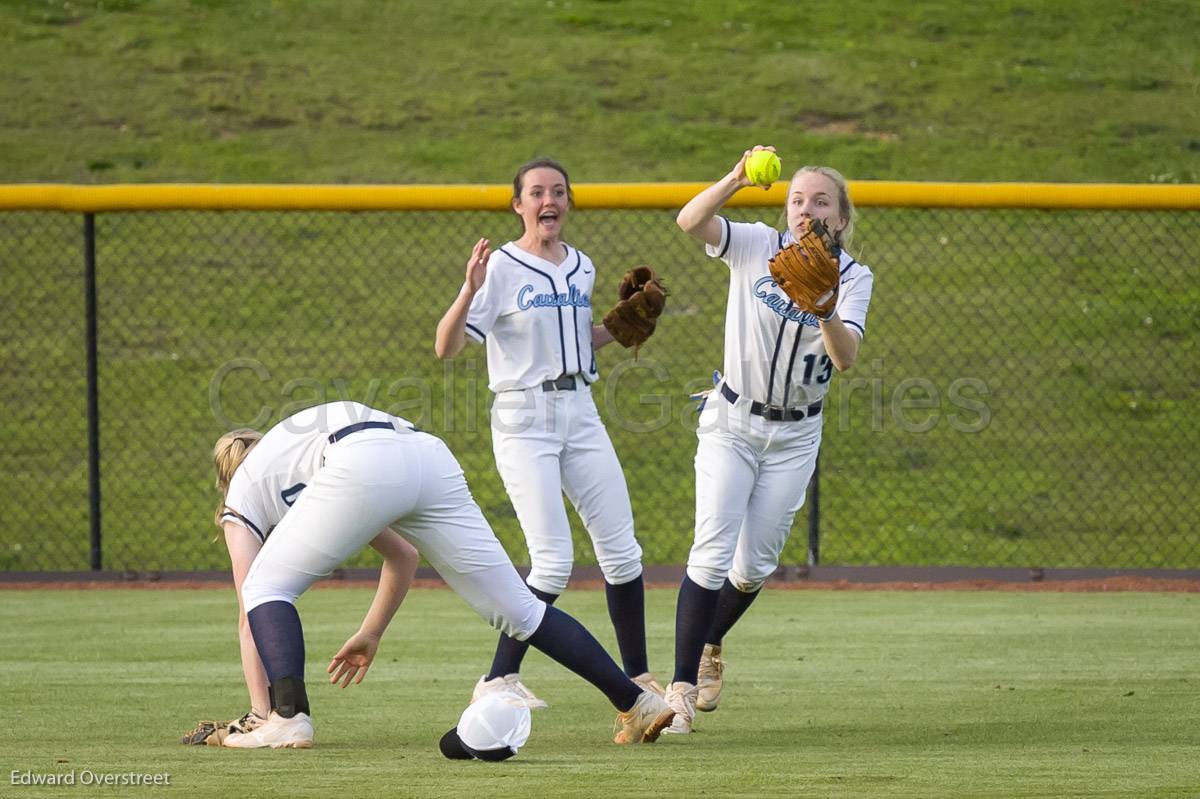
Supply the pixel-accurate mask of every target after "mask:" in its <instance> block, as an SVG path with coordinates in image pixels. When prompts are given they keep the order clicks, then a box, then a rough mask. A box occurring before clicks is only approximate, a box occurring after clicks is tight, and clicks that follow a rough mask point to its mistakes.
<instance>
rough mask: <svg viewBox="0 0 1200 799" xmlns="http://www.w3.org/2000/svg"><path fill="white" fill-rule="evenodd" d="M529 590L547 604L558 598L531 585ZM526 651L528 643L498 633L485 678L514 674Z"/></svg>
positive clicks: (519, 668) (551, 603)
mask: <svg viewBox="0 0 1200 799" xmlns="http://www.w3.org/2000/svg"><path fill="white" fill-rule="evenodd" d="M529 590H530V591H532V592H533V595H534V596H535V597H537V598H538V599H540V600H542V601H543V602H545V603H546V604H547V605H553V604H554V600H556V599H558V594H551V593H547V592H546V591H541V590H539V589H537V588H534V587H533V586H532V585H531V586H529ZM528 651H529V644H528V643H526V642H525V641H518V640H517V639H516V638H509V637H508V636H507V635H505V634H504V633H500V640H499V641H498V642H497V643H496V654H495V655H493V656H492V670H491V671H489V672H488V673H487V678H486V679H489V680H494V679H496V678H497V677H503V676H504V675H506V674H516V673H517V672H519V671H520V670H521V661H523V660H524V659H525V653H526V652H528Z"/></svg>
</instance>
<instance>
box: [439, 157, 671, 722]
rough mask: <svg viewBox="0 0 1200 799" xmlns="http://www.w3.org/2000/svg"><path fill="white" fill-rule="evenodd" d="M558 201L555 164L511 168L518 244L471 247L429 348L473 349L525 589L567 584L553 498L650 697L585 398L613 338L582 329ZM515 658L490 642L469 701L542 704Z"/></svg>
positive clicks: (595, 423)
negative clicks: (482, 351) (509, 693)
mask: <svg viewBox="0 0 1200 799" xmlns="http://www.w3.org/2000/svg"><path fill="white" fill-rule="evenodd" d="M571 202H572V200H571V183H570V180H569V179H568V177H567V173H566V170H565V169H563V167H562V166H560V165H559V164H557V163H556V162H554V161H551V160H546V159H543V160H537V161H532V162H530V163H527V164H525V165H524V166H522V167H521V168H520V170H518V172H517V175H516V177H515V178H514V180H513V198H512V207H513V210H514V211H515V212H516V213H517V215H518V216H520V217H521V222H522V225H523V228H524V232H523V235H522V236H521V237H520V238H519V239H517V240H516V241H510V242H508V243H507V244H505V245H503V246H502V247H500V248H499V249H498V250H496V251H494V252H493V251H492V249H491V245H490V242H489V241H488V240H487V239H480V240H479V241H478V242H477V243H476V244H475V247H474V249H473V250H472V252H471V257H470V259H469V260H468V261H467V270H466V280H465V281H464V283H463V287H462V289H461V291H459V294H458V297H457V298H455V300H454V302H453V303H452V304H451V305H450V308H449V309H448V310H447V311H446V313H445V315H444V316H443V317H442V320H441V322H439V323H438V328H437V340H436V345H435V348H436V351H437V354H438V357H440V358H451V357H454V356H455V355H457V354H458V353H459V352H461V351H462V349H463V347H464V346H465V344H466V340H467V338H471V339H474V340H475V341H480V342H483V343H484V344H485V346H486V347H487V362H488V380H489V383H488V385H489V387H490V388H491V390H492V391H493V392H494V394H495V401H494V403H493V405H492V449H493V452H494V454H495V457H496V467H497V469H498V470H499V472H500V476H501V478H502V479H503V480H504V487H505V488H506V489H507V491H508V496H509V498H510V499H511V500H512V504H513V508H514V509H515V510H516V513H517V519H518V520H519V521H520V524H521V529H522V530H523V531H524V533H525V541H526V543H527V544H528V547H529V559H530V562H531V569H530V572H529V577H528V578H527V580H526V582H527V583H528V585H529V588H530V590H532V591H533V593H534V594H535V595H536V596H538V597H539V598H540V599H542V600H543V601H545V602H546V603H547V604H553V603H554V601H555V600H556V599H557V598H558V596H559V595H560V594H561V593H562V592H563V591H564V590H565V589H566V587H567V581H568V580H569V579H570V576H571V567H572V565H573V561H574V555H573V552H572V546H571V528H570V523H569V522H568V520H567V513H566V508H565V507H564V506H563V494H564V493H565V494H566V495H567V498H568V499H570V501H571V504H573V505H574V506H575V510H576V511H578V512H579V517H580V518H581V519H582V520H583V524H584V526H585V527H586V528H587V531H588V535H590V536H591V539H592V544H593V546H594V547H595V549H596V559H597V561H598V562H599V564H600V569H601V571H602V572H603V573H604V580H605V592H606V595H607V599H608V611H609V615H610V617H611V618H612V622H613V627H614V629H615V630H616V636H617V645H618V647H619V648H620V651H621V660H622V661H623V664H624V667H625V673H626V674H627V675H629V676H630V677H631V678H633V680H634V682H636V683H637V684H638V685H641V686H642V687H644V688H648V689H650V690H652V691H655V692H661V691H662V687H661V686H660V685H659V684H658V683H657V682H656V681H655V679H654V677H653V675H651V674H650V670H649V666H648V663H647V657H646V628H645V610H644V594H643V584H642V548H641V547H640V546H639V545H638V542H637V539H636V538H634V533H633V512H632V510H631V508H630V504H629V491H628V489H627V487H626V484H625V476H624V474H623V472H622V471H621V464H620V463H619V462H618V460H617V455H616V452H615V451H614V449H613V446H612V441H611V440H610V439H609V437H608V432H607V431H606V430H605V428H604V423H603V422H602V421H601V420H600V415H599V413H598V412H597V411H596V405H595V403H594V402H593V401H592V391H591V385H592V383H594V382H596V380H597V378H598V377H599V375H598V373H597V371H596V350H597V349H599V348H600V347H603V346H604V345H606V344H608V343H609V342H611V341H612V340H613V339H612V336H611V335H610V334H609V333H608V331H607V330H606V329H605V327H604V326H603V325H595V324H593V323H592V291H593V287H594V285H595V279H596V269H595V267H594V266H593V264H592V261H591V259H590V258H588V257H587V255H585V254H584V253H582V252H580V251H579V250H577V249H575V248H574V247H572V246H571V245H569V244H567V243H566V242H565V241H564V240H563V237H562V234H563V225H564V223H565V221H566V218H567V214H568V212H569V211H570V208H571ZM527 649H528V645H527V644H526V643H524V642H523V641H520V640H518V639H516V638H512V637H509V636H505V635H501V636H500V641H499V643H498V644H497V646H496V652H495V656H494V657H493V659H492V665H491V668H490V670H489V671H488V673H487V674H486V675H484V676H483V677H481V678H480V680H479V682H478V683H477V684H476V686H475V691H474V696H475V697H478V696H480V695H482V694H483V693H485V692H487V691H493V690H515V691H517V692H518V693H520V694H521V695H522V696H524V697H525V698H526V700H527V701H529V702H530V704H531V706H532V707H545V706H546V703H545V702H543V701H541V700H539V699H538V698H537V697H536V696H534V695H533V694H532V693H531V692H530V691H529V689H528V688H526V687H525V686H524V685H523V684H522V683H521V681H520V677H519V672H520V669H521V661H522V658H524V656H525V652H526V650H527Z"/></svg>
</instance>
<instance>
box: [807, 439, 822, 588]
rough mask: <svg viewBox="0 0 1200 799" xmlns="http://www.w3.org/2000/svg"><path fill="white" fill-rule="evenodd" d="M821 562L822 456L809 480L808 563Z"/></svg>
mask: <svg viewBox="0 0 1200 799" xmlns="http://www.w3.org/2000/svg"><path fill="white" fill-rule="evenodd" d="M820 562H821V456H820V455H818V456H817V462H816V463H815V464H814V465H813V473H812V479H811V480H809V481H808V565H809V566H816V565H817V564H819V563H820Z"/></svg>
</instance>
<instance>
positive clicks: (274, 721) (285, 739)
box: [225, 710, 313, 749]
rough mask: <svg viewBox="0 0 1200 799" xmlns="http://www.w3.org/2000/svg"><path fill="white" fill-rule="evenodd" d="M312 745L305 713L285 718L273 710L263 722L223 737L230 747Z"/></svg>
mask: <svg viewBox="0 0 1200 799" xmlns="http://www.w3.org/2000/svg"><path fill="white" fill-rule="evenodd" d="M312 745H313V725H312V719H311V718H309V717H308V714H307V713H297V714H296V715H294V716H292V717H291V718H290V719H287V718H284V717H283V716H281V715H279V714H278V713H276V712H275V711H273V710H272V711H271V715H270V716H269V717H267V722H266V723H265V724H263V725H261V726H259V727H256V728H254V729H253V730H249V731H248V732H235V733H232V734H231V735H228V736H226V738H225V746H228V747H230V748H231V749H266V748H267V747H270V748H272V749H312Z"/></svg>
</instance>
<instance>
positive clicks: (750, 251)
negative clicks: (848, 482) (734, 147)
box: [705, 217, 874, 408]
mask: <svg viewBox="0 0 1200 799" xmlns="http://www.w3.org/2000/svg"><path fill="white" fill-rule="evenodd" d="M718 218H719V219H720V220H721V241H720V243H719V244H718V245H717V246H716V247H713V246H711V245H706V246H705V250H706V251H707V253H708V254H709V255H710V256H712V257H715V258H720V259H721V260H723V261H724V262H725V263H726V264H728V265H729V304H728V307H727V308H726V311H725V365H724V374H725V383H726V384H727V385H728V386H729V387H730V388H731V389H733V390H734V391H736V392H737V393H738V394H740V395H742V396H744V397H747V398H749V399H751V400H757V401H758V402H761V403H763V404H765V405H772V406H776V407H781V408H803V407H805V406H807V405H811V404H812V403H815V402H817V401H818V400H820V399H822V398H823V397H824V396H825V394H826V392H827V391H828V390H829V380H830V378H831V377H833V362H832V361H831V360H830V358H829V355H828V354H826V352H825V342H824V339H823V338H822V337H821V329H820V326H819V324H818V321H817V318H816V317H815V316H813V315H812V314H810V313H806V312H804V311H801V310H800V309H798V308H797V307H796V306H795V304H794V303H793V302H792V301H791V300H790V299H789V298H788V296H787V295H786V294H784V293H783V291H782V289H780V288H778V287H777V286H776V285H775V281H774V280H772V279H771V271H770V268H769V266H768V261H770V259H771V258H773V257H774V256H775V254H776V253H777V252H779V251H780V250H781V249H783V247H785V246H786V245H787V244H789V243H790V242H791V241H792V236H791V232H790V231H789V232H787V233H780V232H779V231H777V230H775V229H774V228H773V227H770V226H768V225H765V224H763V223H762V222H755V223H752V224H751V223H745V222H730V221H729V220H728V219H725V218H724V217H718ZM841 267H842V284H841V289H840V291H839V293H838V302H837V313H838V316H839V318H840V319H841V320H842V322H843V323H844V324H845V325H846V326H847V327H849V328H851V329H852V330H855V331H857V332H858V333H859V335H860V336H861V335H863V334H865V333H866V326H867V306H868V305H869V304H870V302H871V286H872V283H873V281H874V277H873V276H872V274H871V270H870V269H868V268H867V267H866V266H864V265H862V264H860V263H858V262H857V261H855V260H854V259H853V258H851V257H850V256H849V255H848V254H846V253H845V252H843V253H842V256H841Z"/></svg>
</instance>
